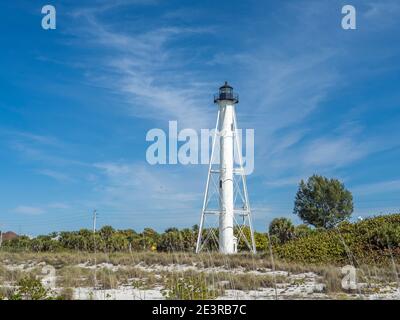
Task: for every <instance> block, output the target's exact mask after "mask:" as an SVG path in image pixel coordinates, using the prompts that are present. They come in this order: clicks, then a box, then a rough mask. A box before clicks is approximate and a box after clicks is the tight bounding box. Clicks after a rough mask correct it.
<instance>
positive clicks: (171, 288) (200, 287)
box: [162, 275, 218, 300]
mask: <svg viewBox="0 0 400 320" xmlns="http://www.w3.org/2000/svg"><path fill="white" fill-rule="evenodd" d="M162 295H163V296H164V297H165V298H166V299H167V300H210V299H215V298H217V297H218V292H217V291H216V290H214V289H211V288H209V286H208V284H207V281H206V279H205V277H204V276H203V275H199V276H193V277H188V278H175V277H172V278H169V279H168V280H167V281H166V286H165V288H164V289H163V290H162Z"/></svg>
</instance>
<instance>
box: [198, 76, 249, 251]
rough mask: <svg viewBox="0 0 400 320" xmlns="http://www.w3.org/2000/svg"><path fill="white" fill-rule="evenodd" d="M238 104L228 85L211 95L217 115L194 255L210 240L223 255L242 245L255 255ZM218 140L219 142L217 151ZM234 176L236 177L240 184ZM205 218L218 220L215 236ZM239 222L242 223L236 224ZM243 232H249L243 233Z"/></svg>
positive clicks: (235, 95) (236, 249)
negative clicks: (214, 197) (214, 203)
mask: <svg viewBox="0 0 400 320" xmlns="http://www.w3.org/2000/svg"><path fill="white" fill-rule="evenodd" d="M238 102H239V96H238V95H237V94H236V93H234V91H233V87H231V86H230V85H229V84H228V83H227V82H225V83H224V85H223V86H221V87H220V88H219V92H218V93H217V94H216V95H214V103H215V104H217V105H218V115H217V124H216V127H215V129H216V130H215V133H214V137H213V144H212V150H211V159H210V164H209V169H208V176H207V183H206V191H205V194H204V200H203V207H202V212H201V218H200V226H199V233H198V239H197V245H196V252H197V253H198V252H200V251H201V250H202V249H203V248H205V247H207V242H208V241H210V240H212V239H213V240H214V241H215V242H216V245H217V246H218V250H219V252H220V253H222V254H234V253H236V252H237V251H238V245H239V244H240V243H241V241H243V243H244V244H245V245H247V247H248V249H249V250H250V251H252V252H254V253H255V251H256V249H255V242H254V232H253V226H252V220H251V211H250V205H249V200H248V194H247V186H246V176H245V172H244V169H243V160H242V151H241V146H240V141H239V139H238V134H237V127H236V113H235V106H236V104H237V103H238ZM217 139H219V146H218V147H217V143H216V142H217ZM218 148H219V150H217V149H218ZM235 148H236V151H237V154H238V155H239V156H238V158H239V163H238V164H235V162H234V154H235ZM216 152H218V153H219V163H217V164H215V163H214V162H213V159H214V156H215V154H216ZM215 166H216V167H215ZM236 176H238V177H239V181H238V180H237V177H236ZM216 182H217V183H216ZM211 189H214V190H211ZM235 189H236V190H235ZM237 189H239V190H237ZM238 194H240V196H241V200H242V201H241V203H240V206H239V207H237V206H235V205H237V204H236V198H237V195H238ZM212 195H217V196H218V201H217V208H210V203H212V201H210V200H211V199H210V198H211V196H212ZM207 215H214V216H217V218H218V219H217V220H218V234H217V233H216V232H215V230H216V228H213V227H210V228H205V222H206V216H207ZM240 219H241V221H242V223H239V221H240ZM246 228H248V231H249V232H246V231H247V230H245V229H246ZM248 233H250V235H249V236H248Z"/></svg>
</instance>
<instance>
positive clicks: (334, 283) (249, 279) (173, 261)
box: [0, 252, 399, 299]
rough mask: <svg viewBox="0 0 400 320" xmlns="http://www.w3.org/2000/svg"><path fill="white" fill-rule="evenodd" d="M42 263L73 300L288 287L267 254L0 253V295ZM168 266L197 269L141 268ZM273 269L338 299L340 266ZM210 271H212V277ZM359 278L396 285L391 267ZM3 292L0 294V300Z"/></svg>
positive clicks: (281, 264) (367, 270)
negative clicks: (163, 290)
mask: <svg viewBox="0 0 400 320" xmlns="http://www.w3.org/2000/svg"><path fill="white" fill-rule="evenodd" d="M95 261H96V263H97V264H98V268H97V269H96V271H95V270H94V268H89V267H90V266H93V265H94V263H95ZM43 262H44V263H46V264H49V265H52V266H54V267H55V268H56V270H57V286H58V287H60V288H64V289H62V290H63V291H62V293H61V295H62V296H65V299H67V298H72V295H71V290H72V289H71V288H77V287H91V288H94V287H97V288H101V289H114V288H118V287H119V286H121V285H130V286H133V287H135V288H138V289H146V288H154V287H155V286H164V285H165V284H166V282H167V281H168V279H171V278H173V279H178V278H190V277H191V278H196V277H199V276H201V277H203V278H204V279H205V281H206V282H207V285H209V286H210V287H212V288H217V289H218V290H222V291H223V290H224V289H236V290H257V289H260V288H273V287H274V286H275V285H276V284H277V283H278V284H279V283H285V282H286V283H287V282H289V279H288V277H287V276H271V275H268V274H262V273H263V272H265V271H267V270H272V269H273V268H272V267H273V265H272V263H271V259H270V258H269V256H268V255H265V254H257V255H252V254H237V255H231V256H226V255H221V254H218V253H203V254H199V255H196V254H193V253H184V252H174V253H158V252H133V253H131V254H129V253H112V254H105V253H98V254H96V255H95V254H93V253H87V252H58V253H21V252H20V253H8V252H0V288H1V287H3V289H2V290H3V291H4V290H6V289H4V288H5V285H4V284H6V283H7V284H10V283H16V282H17V281H18V280H19V279H21V278H22V277H23V276H24V275H26V274H27V273H28V274H32V275H38V274H40V271H41V267H40V266H37V264H39V263H43ZM102 263H108V264H111V265H113V266H118V268H117V270H113V269H110V268H105V267H103V266H102V265H101V264H102ZM79 264H86V267H83V266H79ZM4 265H8V266H10V265H13V266H14V267H15V266H22V265H25V270H23V268H21V269H19V268H13V269H12V270H10V269H8V268H5V267H4ZM27 265H30V266H31V267H30V269H29V270H27V269H26V266H27ZM99 265H100V266H99ZM138 265H140V266H141V267H139V266H138ZM172 265H180V266H182V265H186V266H195V267H196V270H187V269H179V268H175V269H172V270H167V269H165V268H164V269H163V268H160V270H158V271H157V272H155V271H152V270H151V269H149V270H146V269H145V268H146V267H154V266H164V267H165V266H168V267H171V266H172ZM88 266H89V267H88ZM274 267H275V270H280V271H286V272H288V274H289V275H291V274H299V273H304V272H314V273H315V274H317V275H319V276H321V278H322V280H321V281H322V283H324V284H325V292H326V293H327V294H332V295H335V294H336V295H337V294H340V293H342V292H343V290H342V286H341V279H342V277H343V276H342V274H341V272H340V268H339V267H338V266H332V265H307V264H301V263H287V262H285V261H279V260H278V261H275V264H274ZM209 268H214V269H213V271H212V272H211V271H210V269H209ZM207 269H208V270H207ZM206 271H207V272H206ZM239 271H240V272H239ZM248 271H260V273H246V272H248ZM396 271H399V270H396ZM358 277H359V278H358V281H362V282H364V283H372V282H373V283H393V282H394V281H396V277H395V270H394V269H393V268H390V267H389V268H382V267H376V266H360V268H359V273H358ZM299 281H300V280H299ZM64 290H65V292H64ZM3 291H0V295H1V294H2V292H3ZM3 295H4V294H3Z"/></svg>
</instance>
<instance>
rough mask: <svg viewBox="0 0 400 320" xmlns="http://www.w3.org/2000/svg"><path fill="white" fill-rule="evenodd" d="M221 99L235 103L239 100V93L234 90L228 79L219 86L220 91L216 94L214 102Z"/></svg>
mask: <svg viewBox="0 0 400 320" xmlns="http://www.w3.org/2000/svg"><path fill="white" fill-rule="evenodd" d="M219 101H230V102H232V103H234V104H235V103H238V102H239V95H238V94H236V93H234V92H233V88H232V87H231V86H230V85H229V84H228V82H227V81H225V83H224V85H223V86H222V87H220V88H219V92H218V93H217V94H215V95H214V103H218V102H219Z"/></svg>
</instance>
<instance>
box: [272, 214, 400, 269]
mask: <svg viewBox="0 0 400 320" xmlns="http://www.w3.org/2000/svg"><path fill="white" fill-rule="evenodd" d="M399 247H400V214H393V215H385V216H378V217H374V218H368V219H365V220H363V221H359V222H356V223H350V222H342V223H341V224H339V225H338V226H337V227H336V228H334V229H330V230H324V229H316V230H313V231H312V232H310V233H309V235H305V236H303V237H300V238H297V239H295V240H291V241H289V242H287V243H285V244H282V245H277V246H274V252H275V254H276V255H277V256H278V257H279V258H281V259H284V260H287V261H296V262H303V263H316V264H323V263H334V264H348V263H351V264H362V263H366V264H379V265H380V264H388V263H392V259H394V260H396V261H398V260H400V250H399Z"/></svg>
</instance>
